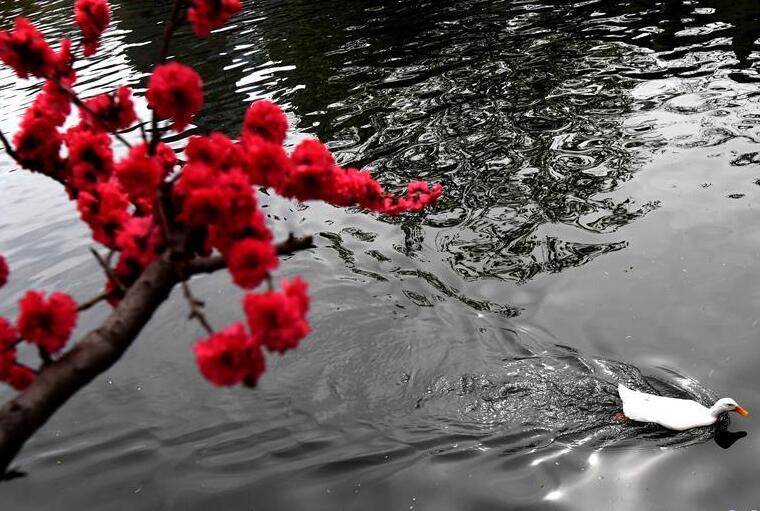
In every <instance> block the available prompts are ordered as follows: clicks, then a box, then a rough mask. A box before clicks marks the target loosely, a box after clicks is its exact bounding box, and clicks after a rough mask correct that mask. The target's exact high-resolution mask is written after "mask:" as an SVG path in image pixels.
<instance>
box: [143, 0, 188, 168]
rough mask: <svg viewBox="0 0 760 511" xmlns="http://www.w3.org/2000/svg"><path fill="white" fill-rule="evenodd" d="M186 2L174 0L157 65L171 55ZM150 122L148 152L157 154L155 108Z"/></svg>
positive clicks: (159, 137)
mask: <svg viewBox="0 0 760 511" xmlns="http://www.w3.org/2000/svg"><path fill="white" fill-rule="evenodd" d="M184 4H185V0H174V5H173V6H172V13H171V16H170V17H169V21H168V23H167V24H166V29H165V30H164V38H163V40H162V41H161V49H160V50H159V52H158V62H157V63H156V66H160V65H161V64H163V63H164V62H166V59H167V58H168V57H169V43H170V42H171V39H172V36H173V35H174V31H175V30H177V27H179V26H180V24H181V23H182V17H181V16H180V14H181V13H182V7H183V5H184ZM150 123H151V131H152V132H153V138H151V140H150V147H149V148H148V154H150V155H152V154H155V152H156V147H158V143H159V142H160V141H161V133H160V131H159V129H158V114H156V111H155V110H153V115H152V119H151V122H150Z"/></svg>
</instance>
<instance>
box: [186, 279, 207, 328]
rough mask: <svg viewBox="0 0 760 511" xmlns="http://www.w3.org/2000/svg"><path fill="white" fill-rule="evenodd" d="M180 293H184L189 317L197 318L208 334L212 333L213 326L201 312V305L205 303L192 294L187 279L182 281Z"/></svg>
mask: <svg viewBox="0 0 760 511" xmlns="http://www.w3.org/2000/svg"><path fill="white" fill-rule="evenodd" d="M182 293H183V294H184V295H185V299H186V300H187V303H188V305H189V306H190V316H189V318H190V319H195V320H197V321H198V323H200V324H201V326H202V327H203V329H204V330H206V332H207V333H208V334H209V335H210V334H213V333H214V328H213V327H212V326H211V324H210V323H209V321H208V319H207V318H206V315H205V314H204V313H203V306H204V305H205V304H204V303H203V302H202V301H200V300H198V299H197V298H195V296H193V291H192V289H190V284H188V282H187V280H183V281H182Z"/></svg>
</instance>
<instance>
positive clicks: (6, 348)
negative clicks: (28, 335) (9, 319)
mask: <svg viewBox="0 0 760 511" xmlns="http://www.w3.org/2000/svg"><path fill="white" fill-rule="evenodd" d="M22 342H24V338H23V337H16V339H15V340H14V341H13V342H11V343H10V344H6V345H5V346H4V347H3V349H2V350H0V353H5V352H6V351H10V350H12V349H15V348H16V346H18V345H19V344H21V343H22Z"/></svg>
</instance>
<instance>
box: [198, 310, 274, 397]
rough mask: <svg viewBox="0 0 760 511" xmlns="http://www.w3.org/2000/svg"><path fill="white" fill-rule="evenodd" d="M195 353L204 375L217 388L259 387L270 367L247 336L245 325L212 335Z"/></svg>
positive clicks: (234, 326)
mask: <svg viewBox="0 0 760 511" xmlns="http://www.w3.org/2000/svg"><path fill="white" fill-rule="evenodd" d="M193 351H194V352H195V356H196V360H197V362H198V368H199V369H200V371H201V373H202V374H203V376H205V377H206V379H207V380H208V381H210V382H211V383H213V384H215V385H224V386H229V385H235V384H238V383H242V382H245V383H246V384H248V385H251V386H252V385H255V384H256V381H257V380H258V379H259V376H261V374H262V373H263V372H264V369H265V367H266V366H265V361H264V355H263V353H262V352H261V347H260V345H259V344H258V343H257V342H256V341H255V340H254V339H253V338H251V337H250V336H249V335H248V334H247V333H246V331H245V327H244V326H243V324H242V323H235V324H234V325H232V326H229V327H227V328H226V329H224V330H222V331H221V332H217V333H214V334H211V335H210V336H209V337H208V338H206V339H203V340H201V341H199V342H198V343H197V344H196V345H195V346H194V347H193Z"/></svg>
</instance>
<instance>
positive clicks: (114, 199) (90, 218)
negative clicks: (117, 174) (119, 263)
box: [77, 179, 129, 249]
mask: <svg viewBox="0 0 760 511" xmlns="http://www.w3.org/2000/svg"><path fill="white" fill-rule="evenodd" d="M77 208H78V209H79V213H80V214H81V215H82V220H84V221H85V222H86V223H87V225H89V226H90V229H92V237H93V239H94V240H95V241H97V242H99V243H102V244H103V245H105V246H107V247H108V248H114V249H115V248H117V247H116V234H117V231H118V230H119V229H121V227H122V226H123V225H124V223H125V222H126V221H127V220H128V219H129V213H128V212H127V209H128V208H129V201H128V200H127V195H126V194H125V193H124V191H123V190H122V188H121V186H119V184H118V183H117V182H116V181H114V180H113V179H111V180H110V181H107V182H104V183H98V184H97V185H96V186H95V188H94V189H93V190H91V191H86V192H82V193H80V194H79V198H78V199H77Z"/></svg>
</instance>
